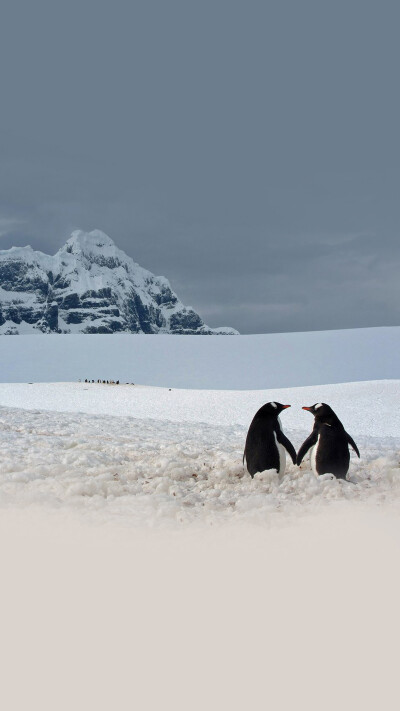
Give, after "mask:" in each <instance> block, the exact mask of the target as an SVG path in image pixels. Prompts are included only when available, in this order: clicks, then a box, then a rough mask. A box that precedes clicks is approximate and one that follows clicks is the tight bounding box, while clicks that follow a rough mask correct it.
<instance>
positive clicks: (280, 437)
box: [276, 429, 296, 464]
mask: <svg viewBox="0 0 400 711" xmlns="http://www.w3.org/2000/svg"><path fill="white" fill-rule="evenodd" d="M276 438H277V440H278V442H279V444H281V445H282V446H283V447H285V449H286V451H287V453H288V454H289V456H290V458H291V460H292V462H293V464H296V450H295V448H294V447H293V445H292V443H291V441H290V439H288V438H287V437H286V435H284V434H283V432H282V430H281V429H279V430H278V432H277V433H276Z"/></svg>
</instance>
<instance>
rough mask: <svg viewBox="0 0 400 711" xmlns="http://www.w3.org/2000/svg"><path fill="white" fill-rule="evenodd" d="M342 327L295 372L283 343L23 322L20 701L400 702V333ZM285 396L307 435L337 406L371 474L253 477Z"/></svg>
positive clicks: (145, 704) (0, 645) (5, 654)
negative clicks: (247, 445) (315, 407)
mask: <svg viewBox="0 0 400 711" xmlns="http://www.w3.org/2000/svg"><path fill="white" fill-rule="evenodd" d="M367 331H368V332H367ZM336 334H338V339H339V341H338V342H339V343H340V345H341V347H339V346H338V345H337V344H336V346H337V347H336V346H334V343H335V338H334V337H332V336H331V335H327V334H319V335H318V334H291V335H292V336H293V337H295V336H298V337H299V338H298V341H297V346H296V349H295V351H296V354H297V355H296V357H295V354H294V352H293V350H290V349H289V352H290V358H289V356H287V357H288V358H289V360H285V358H286V356H285V355H283V356H282V358H276V359H275V364H274V369H273V370H272V367H273V364H272V360H271V353H273V352H274V351H273V348H272V347H271V348H270V349H269V348H267V347H266V344H267V343H268V339H269V338H272V337H269V336H268V337H267V336H265V337H264V336H261V337H258V336H254V337H242V336H232V337H226V338H225V337H221V336H218V337H211V336H210V337H203V338H201V337H193V339H190V337H184V338H185V339H189V340H191V341H192V343H187V344H186V341H183V340H182V339H180V338H179V337H177V336H172V337H168V336H161V337H160V336H151V337H146V336H144V337H143V336H139V337H136V336H132V337H131V336H123V337H117V336H104V337H102V336H87V335H85V336H65V337H62V336H32V337H30V336H14V337H12V336H10V337H1V339H0V353H1V368H2V373H3V375H2V379H3V380H4V381H5V382H2V383H0V570H1V572H2V581H1V584H0V629H1V630H2V633H1V635H0V662H1V666H2V671H3V675H2V678H3V681H2V684H1V685H0V702H2V703H1V706H2V708H6V709H7V710H9V709H10V711H14V709H15V710H17V709H18V711H19V710H20V709H21V710H22V709H23V710H24V711H25V709H36V708H38V709H41V711H42V710H45V711H47V709H49V711H50V709H51V710H52V711H53V710H54V709H57V711H59V710H61V711H64V709H65V710H67V709H68V711H69V710H70V709H71V708H74V709H78V710H80V709H84V710H85V711H86V709H94V710H95V711H98V710H99V709H100V710H102V709H107V710H108V709H110V708H115V709H118V711H120V710H122V711H125V709H126V710H128V709H129V711H131V709H133V708H134V709H136V708H137V709H140V710H141V711H142V710H144V711H147V710H150V709H151V710H153V709H154V710H157V711H158V710H159V709H161V710H162V711H164V709H165V710H168V709H178V710H179V711H180V710H181V709H182V710H183V709H185V711H187V710H188V709H190V710H194V711H197V710H201V711H203V710H207V711H211V710H214V709H217V710H218V711H219V710H220V709H229V710H232V709H233V710H236V709H240V710H241V711H242V710H243V709H244V708H248V707H250V708H252V709H255V710H257V711H258V709H260V710H261V709H262V710H263V711H265V709H266V708H271V709H274V711H275V710H276V711H280V710H281V709H285V711H286V709H287V710H288V711H289V710H290V711H292V709H303V708H304V709H307V710H310V709H312V710H313V709H318V710H320V709H321V708H323V709H327V710H328V711H330V709H335V710H336V709H337V708H338V707H340V708H344V709H350V708H351V709H353V708H361V709H363V711H365V710H369V709H371V710H372V709H374V711H375V710H376V709H377V708H384V709H385V711H386V710H387V709H388V710H389V711H391V709H396V710H397V709H398V707H399V702H400V694H399V689H398V682H397V667H398V654H397V648H398V639H399V633H400V629H399V628H400V617H399V614H398V609H399V599H400V575H399V566H398V563H397V561H398V556H399V544H400V373H399V372H398V363H397V352H398V351H397V350H396V342H397V340H398V338H399V329H367V330H366V331H364V330H360V331H352V332H336ZM307 336H309V337H310V338H309V339H308V345H307ZM357 336H358V338H357ZM170 338H171V339H172V340H171V341H170V340H169V339H170ZM243 338H245V341H242V339H243ZM65 339H67V340H65ZM77 339H79V341H78V340H77ZM124 339H126V340H124ZM136 339H138V340H136ZM139 339H140V340H139ZM142 339H143V340H142ZM330 339H331V344H330V346H329V347H328V345H327V346H326V347H325V346H324V345H323V344H324V343H325V344H326V343H327V342H328V341H329V340H330ZM346 339H348V340H346ZM74 340H75V343H74ZM288 340H289V341H290V340H291V339H290V338H289V339H288ZM151 341H152V342H153V345H151ZM278 341H280V343H281V347H282V344H283V343H284V342H285V338H284V336H283V335H282V337H281V338H280V339H279V338H277V341H276V343H278ZM294 341H295V339H294V338H293V341H292V344H294ZM317 341H318V343H319V345H318V348H317V347H316V345H315V344H316V343H317ZM46 342H47V343H48V345H47V350H46V348H45V347H44V346H43V347H42V345H40V344H42V343H43V344H45V343H46ZM129 343H130V344H133V343H144V344H146V343H148V344H149V345H144V346H142V345H140V346H138V348H137V349H136V353H137V351H139V352H140V354H141V355H140V358H139V357H136V356H135V357H136V360H135V361H134V368H132V370H129V373H128V370H126V371H125V370H123V364H125V365H124V367H125V366H126V368H127V369H128V366H129V351H130V349H131V351H135V348H132V346H128V344H129ZM207 343H209V345H207ZM216 343H220V345H218V346H216V345H215V344H216ZM235 343H239V345H238V346H234V344H235ZM270 343H271V342H270ZM301 343H303V345H302V346H301ZM53 344H54V345H53ZM114 344H115V345H114ZM125 344H126V345H125ZM196 344H198V346H196ZM224 344H225V345H224ZM240 344H241V345H240ZM344 344H347V345H346V346H345V345H344ZM78 345H79V348H78ZM389 345H390V348H391V350H390V351H389ZM150 346H151V347H150ZM367 346H368V347H367ZM293 348H294V346H293ZM318 349H319V350H318ZM281 350H282V353H284V352H285V350H284V349H283V348H281ZM315 350H318V353H319V358H318V357H317V355H316V353H315ZM163 351H164V358H162V352H163ZM344 352H345V353H346V354H347V356H346V358H342V356H343V353H344ZM305 353H308V354H309V360H308V361H306V362H304V357H305V356H304V354H305ZM351 353H353V356H354V358H355V362H353V356H352V355H351ZM321 354H323V356H321ZM340 354H341V355H340ZM113 355H114V357H115V361H113V359H112V357H113ZM356 356H357V357H358V356H359V357H360V358H362V361H359V362H358V365H359V369H358V368H357V357H356ZM132 357H133V356H132ZM341 358H342V359H341ZM224 359H225V363H226V367H225V368H224ZM288 362H290V365H291V368H292V370H291V372H290V374H288V373H287V372H286V365H287V363H288ZM90 364H92V369H90V367H89V366H90ZM115 364H117V366H118V367H117V366H116V365H115ZM95 365H96V367H95ZM97 366H99V367H98V369H99V370H103V371H104V373H97V372H95V371H96V369H97ZM214 367H215V371H213V368H214ZM323 367H325V369H326V373H327V374H328V375H327V376H326V380H325V383H326V382H327V381H328V380H331V383H330V384H320V383H321V382H323V372H324V370H323ZM180 368H181V372H180V370H179V369H180ZM264 368H265V372H264ZM133 370H135V375H133ZM78 371H79V372H78ZM89 371H90V372H89ZM116 371H118V372H116ZM244 371H246V372H248V374H249V375H248V380H246V379H245V378H244V376H243V372H244ZM122 373H123V374H122ZM137 374H139V377H136V376H137ZM85 377H87V378H89V377H90V378H93V379H97V377H102V378H105V379H107V378H108V379H111V378H114V379H116V378H118V377H119V379H120V380H121V381H123V380H124V379H126V380H128V381H129V382H130V381H132V380H133V381H134V382H136V383H139V384H137V385H126V384H120V385H103V384H97V383H95V384H92V383H90V384H89V383H84V382H80V383H79V382H77V380H78V378H83V379H84V378H85ZM246 377H247V376H246ZM13 378H14V379H15V380H16V381H19V382H15V383H13V382H12V380H13ZM141 380H142V382H141ZM350 380H354V381H358V382H350ZM362 380H364V382H361V381H362ZM40 381H42V382H40ZM51 381H54V382H51ZM68 381H69V382H68ZM234 381H235V382H236V383H237V386H236V388H233V385H232V383H233V382H234ZM345 381H347V382H345ZM266 382H268V384H270V383H272V384H273V385H274V386H275V389H269V390H266V389H257V388H258V387H259V385H260V384H262V387H263V388H265V384H266ZM30 383H32V384H30ZM166 383H167V384H168V387H154V385H160V384H164V385H165V384H166ZM213 383H215V384H218V388H219V389H213ZM247 383H251V386H249V385H248V384H247ZM288 384H289V385H288ZM298 384H300V385H301V386H302V387H296V385H298ZM177 385H180V386H181V388H180V389H177ZM206 387H207V388H208V389H205V388H206ZM214 387H216V385H214ZM250 387H251V388H252V389H250ZM169 388H171V389H169ZM197 388H201V389H197ZM245 388H247V389H245ZM278 388H279V389H278ZM268 400H278V401H281V402H284V403H288V404H289V403H290V404H291V405H292V407H291V408H290V409H288V410H286V411H285V412H284V413H283V414H282V416H281V421H282V426H283V429H284V431H285V432H286V434H287V435H288V436H289V438H290V439H291V440H292V442H293V444H294V446H295V449H296V450H297V449H298V448H299V446H300V444H301V443H302V441H303V439H304V438H305V437H306V436H307V435H308V433H309V432H310V430H311V427H312V423H313V418H312V416H311V415H310V414H309V413H307V412H305V411H303V410H302V409H301V406H302V405H310V404H313V403H315V402H318V401H323V402H328V403H329V404H330V405H331V406H332V407H333V408H334V410H335V411H336V412H337V414H338V415H339V417H340V419H341V420H342V422H343V424H344V425H345V427H346V429H347V430H348V432H349V433H350V434H351V435H352V436H353V438H354V439H355V441H356V443H357V445H358V446H359V449H360V452H361V459H360V460H359V459H358V458H357V457H356V455H355V454H354V453H352V454H351V462H350V478H351V481H349V482H346V481H337V480H331V479H329V478H328V477H321V478H320V479H318V480H317V479H316V478H315V477H314V475H313V474H312V472H311V470H310V466H309V461H308V460H306V461H305V462H304V463H303V465H302V467H301V468H300V469H299V468H298V467H295V466H294V465H293V464H292V463H291V462H290V461H289V460H288V466H287V473H286V474H285V476H284V478H283V479H282V481H279V479H278V477H277V475H276V474H275V473H274V472H264V473H262V474H257V475H256V476H255V477H254V480H252V479H251V478H250V476H249V475H248V474H245V473H244V472H243V467H242V462H241V458H242V453H243V447H244V440H245V436H246V432H247V428H248V425H249V423H250V421H251V419H252V417H253V415H254V413H255V411H256V410H257V409H258V408H259V407H260V406H261V405H262V404H263V403H264V402H267V401H268Z"/></svg>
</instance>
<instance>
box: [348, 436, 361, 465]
mask: <svg viewBox="0 0 400 711" xmlns="http://www.w3.org/2000/svg"><path fill="white" fill-rule="evenodd" d="M346 437H347V441H348V443H349V445H350V447H353V449H354V451H355V453H356V455H357V457H358V458H359V459H360V452H359V451H358V447H357V445H356V443H355V441H354V439H353V438H352V437H350V435H349V434H348V432H346Z"/></svg>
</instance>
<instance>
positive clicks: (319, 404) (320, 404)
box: [314, 402, 322, 410]
mask: <svg viewBox="0 0 400 711" xmlns="http://www.w3.org/2000/svg"><path fill="white" fill-rule="evenodd" d="M319 407H322V402H317V404H316V405H314V410H318V408H319Z"/></svg>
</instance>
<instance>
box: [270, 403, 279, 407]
mask: <svg viewBox="0 0 400 711" xmlns="http://www.w3.org/2000/svg"><path fill="white" fill-rule="evenodd" d="M270 405H272V407H275V408H276V407H278V405H277V404H276V402H271V403H270Z"/></svg>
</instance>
